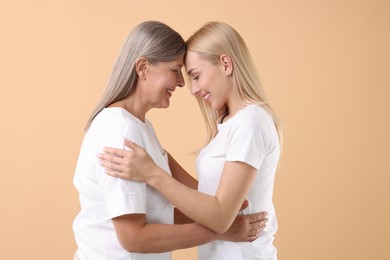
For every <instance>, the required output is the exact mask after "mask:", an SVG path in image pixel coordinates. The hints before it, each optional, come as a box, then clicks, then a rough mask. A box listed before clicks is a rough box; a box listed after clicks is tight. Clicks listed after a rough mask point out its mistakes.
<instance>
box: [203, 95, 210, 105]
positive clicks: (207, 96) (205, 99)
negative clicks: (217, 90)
mask: <svg viewBox="0 0 390 260" xmlns="http://www.w3.org/2000/svg"><path fill="white" fill-rule="evenodd" d="M210 95H211V94H210V92H209V93H207V94H206V95H205V96H203V99H204V101H205V102H206V103H207V102H208V101H209V99H210Z"/></svg>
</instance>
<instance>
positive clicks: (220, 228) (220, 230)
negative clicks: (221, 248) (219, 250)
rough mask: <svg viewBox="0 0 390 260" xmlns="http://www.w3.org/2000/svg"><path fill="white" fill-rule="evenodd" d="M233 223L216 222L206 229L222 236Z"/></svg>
mask: <svg viewBox="0 0 390 260" xmlns="http://www.w3.org/2000/svg"><path fill="white" fill-rule="evenodd" d="M232 223H233V221H218V222H216V223H215V224H214V225H213V226H211V227H208V228H209V229H211V230H212V231H214V232H215V233H217V234H218V235H222V234H224V233H226V231H228V229H229V228H230V226H231V225H232Z"/></svg>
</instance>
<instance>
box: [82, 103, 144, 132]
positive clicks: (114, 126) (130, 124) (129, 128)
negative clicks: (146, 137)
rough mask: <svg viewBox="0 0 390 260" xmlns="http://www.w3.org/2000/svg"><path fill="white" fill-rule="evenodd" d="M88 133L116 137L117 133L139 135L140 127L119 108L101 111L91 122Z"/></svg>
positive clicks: (134, 119) (133, 118)
mask: <svg viewBox="0 0 390 260" xmlns="http://www.w3.org/2000/svg"><path fill="white" fill-rule="evenodd" d="M89 131H93V132H100V133H105V134H107V135H116V134H118V133H120V134H122V135H126V133H129V132H131V133H133V134H137V133H141V132H143V131H142V126H141V125H140V123H139V122H137V120H136V118H135V117H134V116H132V115H131V114H130V113H128V112H127V111H126V110H124V109H121V108H106V109H103V110H102V111H101V112H100V113H99V114H97V116H96V117H95V118H94V120H93V121H92V124H91V126H90V129H89Z"/></svg>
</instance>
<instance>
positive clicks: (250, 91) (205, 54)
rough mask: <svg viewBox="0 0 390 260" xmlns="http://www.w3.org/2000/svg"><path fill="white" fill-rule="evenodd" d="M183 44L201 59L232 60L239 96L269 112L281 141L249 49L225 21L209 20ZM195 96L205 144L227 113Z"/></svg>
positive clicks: (213, 135)
mask: <svg viewBox="0 0 390 260" xmlns="http://www.w3.org/2000/svg"><path fill="white" fill-rule="evenodd" d="M186 47H187V51H193V52H196V53H198V54H199V56H200V57H201V58H202V59H204V60H207V61H209V62H211V63H212V64H218V63H219V62H220V56H221V55H222V54H226V55H228V56H229V57H230V58H231V60H232V63H233V74H232V75H233V79H234V81H235V85H236V86H237V88H238V93H239V96H240V98H241V99H242V100H243V101H244V102H246V103H248V104H258V105H260V106H262V107H264V108H265V109H266V110H267V111H268V112H269V113H270V115H271V116H272V118H273V120H274V123H275V126H276V130H277V131H278V135H279V141H280V143H282V128H281V124H280V122H279V119H278V117H277V116H276V114H275V112H274V111H273V109H272V108H271V105H270V103H269V101H268V98H267V96H266V95H265V92H264V90H263V88H262V86H261V84H260V80H259V77H258V75H257V70H256V67H255V64H254V62H253V59H252V57H251V55H250V53H249V50H248V48H247V46H246V44H245V42H244V40H243V39H242V37H241V36H240V35H239V34H238V32H237V31H236V30H234V29H233V28H232V27H231V26H229V25H227V24H225V23H222V22H209V23H207V24H206V25H204V26H203V27H202V28H200V29H199V30H198V31H196V32H195V33H194V34H193V35H192V36H191V37H190V38H189V39H188V40H187V42H186ZM187 82H189V81H188V80H187ZM196 98H197V100H198V103H199V106H200V109H201V112H202V114H203V118H204V120H205V123H206V128H207V143H209V142H210V141H211V139H213V138H214V137H215V135H216V134H217V132H218V129H217V120H218V118H219V117H220V116H222V115H223V114H224V113H226V112H227V108H226V107H224V108H221V109H220V110H219V111H215V112H214V111H212V109H211V106H209V105H206V103H205V102H204V100H203V99H202V98H200V97H198V96H196Z"/></svg>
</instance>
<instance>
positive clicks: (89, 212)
mask: <svg viewBox="0 0 390 260" xmlns="http://www.w3.org/2000/svg"><path fill="white" fill-rule="evenodd" d="M184 54H185V42H184V40H183V39H182V37H181V36H180V35H179V34H178V33H177V32H176V31H174V30H173V29H171V28H170V27H168V26H167V25H165V24H163V23H160V22H155V21H148V22H144V23H141V24H140V25H138V26H136V27H135V28H134V29H133V30H132V32H131V33H130V34H129V36H128V38H127V40H126V42H125V44H124V46H123V48H122V50H121V53H120V54H119V57H118V59H117V62H116V64H115V67H114V70H113V72H112V75H111V77H110V80H109V82H108V85H107V88H106V91H105V92H104V94H103V97H102V99H101V100H100V102H99V103H98V105H97V107H96V109H95V110H94V112H93V113H92V114H91V117H90V119H89V121H88V123H87V129H86V130H87V132H86V134H85V137H84V140H83V143H82V146H81V150H80V155H79V158H78V162H77V167H76V172H75V175H74V185H75V187H76V188H77V190H78V192H79V198H80V205H81V210H80V212H79V214H78V215H77V217H76V218H75V220H74V222H73V230H74V234H75V240H76V243H77V246H78V251H77V252H76V255H75V259H82V260H84V259H93V260H99V259H149V260H150V259H156V260H164V259H166V260H168V259H170V251H172V250H175V249H180V248H187V247H193V246H197V245H201V244H204V243H207V242H210V241H214V240H216V239H224V240H228V241H251V240H253V239H255V238H256V237H257V236H258V232H259V231H261V230H262V229H263V228H264V221H265V220H264V219H262V218H263V214H261V213H260V214H252V215H248V216H245V217H240V218H236V220H235V222H234V225H232V226H231V227H230V229H229V230H228V232H226V233H224V234H223V235H220V234H217V233H215V232H213V231H211V230H209V229H207V228H206V227H204V226H202V225H200V224H197V223H189V224H182V225H175V224H174V217H175V219H176V220H177V221H175V222H177V223H179V222H180V223H187V222H188V219H186V218H185V217H184V215H182V214H180V212H179V211H176V212H175V215H174V209H173V206H172V204H171V203H169V201H167V200H166V199H165V198H164V197H163V196H162V195H161V194H160V193H158V192H157V191H156V190H155V189H153V188H152V187H150V186H149V185H146V184H144V183H136V182H132V181H126V180H121V179H117V178H113V177H110V176H108V175H105V174H103V168H102V167H101V166H100V165H99V163H98V159H97V158H96V154H97V153H98V152H100V151H101V150H102V149H103V147H105V146H112V147H117V148H124V147H123V139H124V138H127V139H129V140H132V141H133V142H134V143H137V144H138V145H139V146H140V147H143V149H145V151H146V152H147V153H148V154H149V155H150V156H151V157H152V158H153V160H154V162H155V163H156V166H158V167H161V169H163V170H164V172H165V173H167V174H169V176H171V175H172V176H173V177H174V178H176V179H178V180H179V181H180V182H182V183H184V185H188V186H190V187H193V188H196V187H195V186H194V183H196V181H195V180H194V179H193V178H190V176H189V175H183V174H181V172H178V171H177V170H176V169H175V168H174V167H172V165H173V162H172V158H171V157H169V156H168V154H167V153H166V152H165V151H164V150H163V148H162V147H161V145H160V143H159V141H158V139H157V136H156V134H155V132H154V129H153V126H152V124H151V123H150V122H149V121H148V120H147V119H146V113H147V112H148V111H149V110H150V109H153V108H167V107H168V106H169V99H170V97H171V96H172V94H173V92H174V91H175V89H176V87H177V86H178V87H182V86H183V85H184V80H183V75H182V72H181V69H182V66H183V63H184ZM237 212H238V209H237ZM260 219H261V221H259V220H260Z"/></svg>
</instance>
